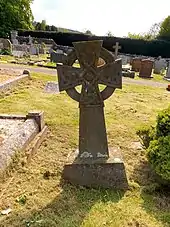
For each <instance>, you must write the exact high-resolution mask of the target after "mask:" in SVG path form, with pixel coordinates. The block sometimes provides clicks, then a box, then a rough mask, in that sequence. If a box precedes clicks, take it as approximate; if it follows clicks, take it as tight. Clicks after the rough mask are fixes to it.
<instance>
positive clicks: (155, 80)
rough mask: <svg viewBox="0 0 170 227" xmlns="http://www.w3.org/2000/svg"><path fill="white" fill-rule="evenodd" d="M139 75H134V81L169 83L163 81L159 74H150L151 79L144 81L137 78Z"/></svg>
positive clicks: (162, 76)
mask: <svg viewBox="0 0 170 227" xmlns="http://www.w3.org/2000/svg"><path fill="white" fill-rule="evenodd" d="M138 75H139V73H136V76H135V80H145V81H146V80H148V81H154V82H160V83H169V82H168V81H167V80H164V75H160V74H152V77H153V78H151V79H147V78H146V79H144V78H140V77H139V76H138Z"/></svg>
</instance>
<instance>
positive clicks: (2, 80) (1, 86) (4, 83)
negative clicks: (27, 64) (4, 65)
mask: <svg viewBox="0 0 170 227" xmlns="http://www.w3.org/2000/svg"><path fill="white" fill-rule="evenodd" d="M28 79H30V73H29V71H28V70H24V71H21V70H12V69H1V68H0V93H4V92H6V91H9V90H12V89H13V88H14V87H15V86H16V85H18V83H20V82H23V81H25V80H28Z"/></svg>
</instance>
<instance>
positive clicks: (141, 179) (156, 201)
mask: <svg viewBox="0 0 170 227" xmlns="http://www.w3.org/2000/svg"><path fill="white" fill-rule="evenodd" d="M133 179H134V181H135V182H137V183H138V184H139V185H140V186H142V190H141V198H142V199H143V208H144V209H145V210H146V212H147V213H148V214H149V215H150V216H153V217H154V218H156V219H157V220H158V221H160V222H162V223H163V226H167V227H169V226H170V185H165V184H161V181H160V179H159V178H158V176H157V175H156V174H155V172H154V171H153V169H152V168H151V166H150V165H149V163H148V162H147V160H145V161H143V162H140V164H139V165H136V168H135V169H134V173H133Z"/></svg>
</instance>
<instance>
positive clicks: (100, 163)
mask: <svg viewBox="0 0 170 227" xmlns="http://www.w3.org/2000/svg"><path fill="white" fill-rule="evenodd" d="M69 161H70V162H69V163H67V164H66V165H65V167H64V171H63V178H64V179H65V180H67V181H68V182H70V183H72V184H75V185H81V186H85V187H90V188H91V187H93V188H100V187H102V188H113V189H128V182H127V177H126V172H125V167H124V163H123V159H122V157H121V152H120V150H119V149H112V150H111V151H109V158H108V159H106V158H97V159H91V158H88V157H87V158H80V157H79V156H78V152H75V153H73V154H71V155H70V157H69Z"/></svg>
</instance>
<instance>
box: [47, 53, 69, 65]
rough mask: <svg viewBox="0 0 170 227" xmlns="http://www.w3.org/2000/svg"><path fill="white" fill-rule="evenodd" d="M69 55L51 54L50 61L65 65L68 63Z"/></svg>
mask: <svg viewBox="0 0 170 227" xmlns="http://www.w3.org/2000/svg"><path fill="white" fill-rule="evenodd" d="M66 58H67V54H65V53H63V54H62V53H57V52H54V51H53V52H51V53H50V61H51V62H55V63H64V62H65V61H66Z"/></svg>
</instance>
